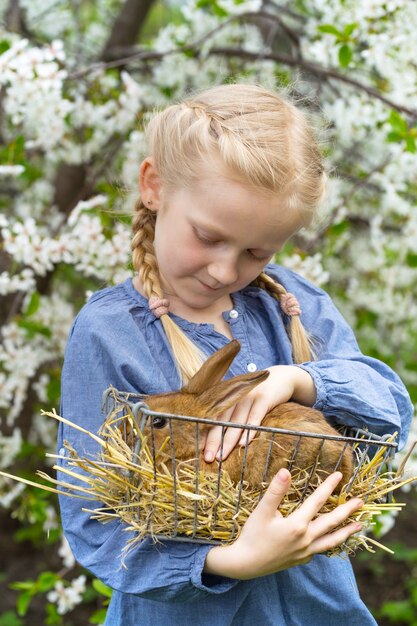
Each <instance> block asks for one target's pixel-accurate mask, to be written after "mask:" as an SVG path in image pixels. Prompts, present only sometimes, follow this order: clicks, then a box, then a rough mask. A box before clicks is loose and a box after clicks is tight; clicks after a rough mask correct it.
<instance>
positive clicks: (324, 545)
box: [204, 469, 363, 580]
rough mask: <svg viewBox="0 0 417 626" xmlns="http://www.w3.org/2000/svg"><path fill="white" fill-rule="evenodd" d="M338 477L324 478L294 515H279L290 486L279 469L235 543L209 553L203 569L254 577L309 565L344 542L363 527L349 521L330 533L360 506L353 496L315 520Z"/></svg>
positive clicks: (284, 473) (339, 478) (239, 577)
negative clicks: (295, 566) (318, 556)
mask: <svg viewBox="0 0 417 626" xmlns="http://www.w3.org/2000/svg"><path fill="white" fill-rule="evenodd" d="M341 478H342V474H341V473H340V472H335V473H334V474H331V475H330V476H328V478H327V479H326V480H325V481H324V482H323V483H322V484H321V485H320V486H319V487H318V488H317V489H316V490H315V491H314V493H313V494H312V495H311V496H310V497H309V498H307V499H306V500H305V501H304V502H303V504H302V505H301V506H300V507H299V508H298V509H297V510H296V511H294V512H293V513H291V514H290V515H288V517H283V516H282V515H281V513H280V512H279V511H278V510H277V508H278V506H279V505H280V503H281V502H282V500H283V498H284V496H285V494H286V493H287V491H288V489H289V487H290V484H291V476H290V473H289V472H288V470H285V469H281V470H280V471H279V472H278V474H276V476H275V477H274V478H273V480H272V481H271V483H270V485H269V487H268V489H267V490H266V491H265V494H264V496H263V498H262V500H261V501H260V502H259V504H258V506H257V507H256V509H255V510H254V511H253V512H252V514H251V515H250V516H249V518H248V519H247V521H246V523H245V525H244V527H243V529H242V532H241V534H240V535H239V537H238V539H237V540H236V541H235V542H234V543H233V544H232V545H229V546H216V547H215V548H212V550H210V552H208V554H207V557H206V562H205V567H204V571H205V572H206V573H208V574H217V575H221V576H227V577H229V578H237V579H240V580H247V579H251V578H258V577H259V576H266V575H268V574H272V573H274V572H279V571H280V570H283V569H288V568H289V567H293V566H294V565H302V564H304V563H308V562H309V561H310V559H311V558H312V557H313V556H314V555H315V554H320V553H322V552H326V551H327V550H331V549H332V548H335V547H337V546H339V545H340V544H342V543H344V542H345V541H346V540H347V539H348V538H349V537H350V536H351V535H353V534H354V533H355V532H358V531H359V530H360V529H361V528H362V526H361V524H359V523H357V522H351V523H349V524H347V525H346V526H344V527H343V528H338V529H337V530H335V529H336V528H337V527H338V526H339V525H340V524H341V523H342V522H344V521H345V520H347V519H348V518H349V516H350V515H352V514H353V513H354V512H355V511H357V510H358V509H360V508H361V506H363V502H362V500H359V499H358V498H353V499H352V500H348V501H347V502H346V503H344V504H341V505H339V506H338V507H336V508H335V509H334V510H333V511H331V512H330V513H323V514H322V515H320V516H318V517H317V514H318V512H319V511H320V509H321V508H322V507H323V505H324V504H325V502H326V500H327V499H328V497H329V496H330V495H331V493H332V492H333V491H334V490H335V488H336V486H337V484H338V483H339V482H340V480H341Z"/></svg>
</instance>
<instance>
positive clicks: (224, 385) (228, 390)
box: [199, 370, 269, 417]
mask: <svg viewBox="0 0 417 626" xmlns="http://www.w3.org/2000/svg"><path fill="white" fill-rule="evenodd" d="M268 376H269V372H268V371H267V370H262V371H260V372H253V373H252V374H241V375H240V376H235V377H234V378H231V379H230V380H223V381H222V382H221V383H218V384H217V385H214V387H212V388H211V389H207V390H206V391H204V392H203V393H202V394H200V396H199V401H200V402H201V404H202V405H203V406H204V408H205V410H206V411H207V414H206V417H215V416H217V415H219V414H220V413H223V412H224V411H226V410H227V409H228V408H230V407H231V406H233V405H234V404H236V403H237V402H239V400H241V398H243V397H244V396H246V394H247V393H249V391H251V390H252V389H254V387H256V386H257V385H259V384H260V383H262V382H263V381H264V380H266V379H267V378H268Z"/></svg>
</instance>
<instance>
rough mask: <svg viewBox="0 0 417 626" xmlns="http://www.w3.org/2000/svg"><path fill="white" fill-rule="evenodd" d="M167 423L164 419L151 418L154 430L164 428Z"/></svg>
mask: <svg viewBox="0 0 417 626" xmlns="http://www.w3.org/2000/svg"><path fill="white" fill-rule="evenodd" d="M166 423H167V418H166V417H153V418H152V426H153V427H154V428H165V426H166Z"/></svg>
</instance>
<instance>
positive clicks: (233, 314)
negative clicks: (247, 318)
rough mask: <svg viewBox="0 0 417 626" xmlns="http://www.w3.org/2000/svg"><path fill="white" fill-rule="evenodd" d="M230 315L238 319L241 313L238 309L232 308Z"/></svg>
mask: <svg viewBox="0 0 417 626" xmlns="http://www.w3.org/2000/svg"><path fill="white" fill-rule="evenodd" d="M229 317H231V318H232V319H236V318H237V317H239V313H238V312H237V311H236V309H232V310H231V311H230V313H229Z"/></svg>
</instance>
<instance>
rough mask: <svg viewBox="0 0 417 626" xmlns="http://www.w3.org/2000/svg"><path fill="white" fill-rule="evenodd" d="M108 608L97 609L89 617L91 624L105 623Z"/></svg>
mask: <svg viewBox="0 0 417 626" xmlns="http://www.w3.org/2000/svg"><path fill="white" fill-rule="evenodd" d="M106 614H107V609H98V611H95V612H94V613H93V614H92V615H91V616H90V619H89V622H90V624H104V620H105V619H106Z"/></svg>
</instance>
